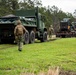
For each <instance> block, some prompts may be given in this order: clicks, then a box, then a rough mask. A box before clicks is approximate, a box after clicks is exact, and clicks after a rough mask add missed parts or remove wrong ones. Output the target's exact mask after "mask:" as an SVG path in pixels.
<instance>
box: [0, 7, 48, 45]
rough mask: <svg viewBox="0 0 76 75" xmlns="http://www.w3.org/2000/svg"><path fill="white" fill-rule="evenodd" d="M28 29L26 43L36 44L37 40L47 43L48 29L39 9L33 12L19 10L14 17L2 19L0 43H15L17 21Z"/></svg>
mask: <svg viewBox="0 0 76 75" xmlns="http://www.w3.org/2000/svg"><path fill="white" fill-rule="evenodd" d="M18 19H20V20H21V22H22V25H23V26H24V27H25V28H26V29H27V32H26V33H25V34H24V43H25V44H28V43H34V42H35V39H38V40H40V41H41V42H45V41H47V28H46V27H45V24H44V22H43V17H42V15H41V14H40V13H39V10H38V7H36V8H34V9H31V10H17V11H15V14H14V15H7V16H4V17H1V18H0V43H3V42H11V43H13V42H14V41H15V36H14V28H15V26H16V22H17V20H18Z"/></svg>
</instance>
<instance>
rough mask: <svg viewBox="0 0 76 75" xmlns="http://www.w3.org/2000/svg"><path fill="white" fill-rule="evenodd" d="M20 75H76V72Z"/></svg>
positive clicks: (23, 74)
mask: <svg viewBox="0 0 76 75" xmlns="http://www.w3.org/2000/svg"><path fill="white" fill-rule="evenodd" d="M20 75H76V72H72V71H63V70H62V71H60V72H59V74H50V73H49V74H47V73H45V72H40V73H38V74H34V73H21V74H20Z"/></svg>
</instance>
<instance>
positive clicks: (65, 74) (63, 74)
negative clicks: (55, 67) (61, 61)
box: [59, 70, 76, 75]
mask: <svg viewBox="0 0 76 75" xmlns="http://www.w3.org/2000/svg"><path fill="white" fill-rule="evenodd" d="M59 75H76V72H72V71H63V70H62V71H60V72H59Z"/></svg>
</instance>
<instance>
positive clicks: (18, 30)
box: [14, 20, 26, 51]
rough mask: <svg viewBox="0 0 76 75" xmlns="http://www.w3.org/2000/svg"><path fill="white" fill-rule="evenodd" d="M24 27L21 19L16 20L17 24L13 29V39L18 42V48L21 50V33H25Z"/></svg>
mask: <svg viewBox="0 0 76 75" xmlns="http://www.w3.org/2000/svg"><path fill="white" fill-rule="evenodd" d="M25 31H26V29H25V27H24V26H23V25H22V24H21V21H20V20H18V21H17V26H16V27H15V29H14V35H15V40H16V42H17V44H18V50H19V51H22V47H23V35H24V33H25Z"/></svg>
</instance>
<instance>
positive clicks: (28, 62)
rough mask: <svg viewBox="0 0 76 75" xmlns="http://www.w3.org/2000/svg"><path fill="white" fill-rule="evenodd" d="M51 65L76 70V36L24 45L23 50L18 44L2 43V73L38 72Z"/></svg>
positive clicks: (1, 74) (13, 74) (0, 70)
mask: <svg viewBox="0 0 76 75" xmlns="http://www.w3.org/2000/svg"><path fill="white" fill-rule="evenodd" d="M10 46H11V47H10ZM49 66H53V67H55V66H59V67H60V69H63V70H68V71H75V72H76V38H64V39H58V40H54V41H48V42H44V43H40V42H36V43H34V44H28V45H24V46H23V51H22V52H19V51H18V50H17V45H14V46H12V45H8V44H2V45H0V75H20V74H21V73H23V72H33V71H34V72H35V73H38V72H39V71H40V70H44V71H46V70H47V69H48V67H49Z"/></svg>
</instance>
